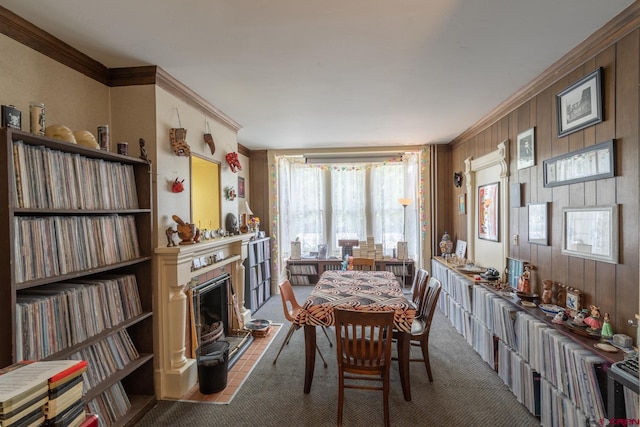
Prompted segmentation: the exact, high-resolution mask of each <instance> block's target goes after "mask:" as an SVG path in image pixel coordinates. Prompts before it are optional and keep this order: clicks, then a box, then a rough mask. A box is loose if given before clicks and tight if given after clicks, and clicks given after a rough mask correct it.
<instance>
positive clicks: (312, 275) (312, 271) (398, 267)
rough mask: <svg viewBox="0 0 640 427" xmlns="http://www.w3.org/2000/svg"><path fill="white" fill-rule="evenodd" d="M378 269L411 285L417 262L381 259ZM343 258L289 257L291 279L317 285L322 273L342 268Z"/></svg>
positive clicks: (292, 282)
mask: <svg viewBox="0 0 640 427" xmlns="http://www.w3.org/2000/svg"><path fill="white" fill-rule="evenodd" d="M375 264H376V271H385V270H386V271H391V272H392V273H393V274H395V275H396V277H397V278H398V282H400V284H402V283H403V278H404V283H405V284H406V286H411V284H412V283H413V275H414V273H415V271H414V270H415V263H414V261H413V260H412V259H407V260H404V262H403V261H402V260H401V259H380V260H376V263H375ZM341 269H342V260H341V259H339V258H329V259H317V258H312V259H296V260H292V259H288V260H287V270H288V271H289V281H290V282H291V284H292V285H315V284H316V283H318V279H319V278H320V275H321V274H322V273H324V272H325V271H327V270H341Z"/></svg>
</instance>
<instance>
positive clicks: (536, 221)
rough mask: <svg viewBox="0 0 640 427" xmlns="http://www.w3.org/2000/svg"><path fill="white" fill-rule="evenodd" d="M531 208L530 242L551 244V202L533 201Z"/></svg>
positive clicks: (544, 244)
mask: <svg viewBox="0 0 640 427" xmlns="http://www.w3.org/2000/svg"><path fill="white" fill-rule="evenodd" d="M528 208H529V212H528V214H529V221H528V222H529V243H533V244H534V245H543V246H549V223H548V221H549V203H532V204H530V205H529V206H528Z"/></svg>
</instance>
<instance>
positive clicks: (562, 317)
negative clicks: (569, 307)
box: [552, 310, 569, 325]
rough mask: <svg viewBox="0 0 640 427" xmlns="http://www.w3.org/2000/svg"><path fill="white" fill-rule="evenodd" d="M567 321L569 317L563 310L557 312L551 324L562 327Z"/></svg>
mask: <svg viewBox="0 0 640 427" xmlns="http://www.w3.org/2000/svg"><path fill="white" fill-rule="evenodd" d="M567 320H569V315H568V314H567V312H566V311H564V310H560V311H558V313H556V315H555V317H554V318H553V320H552V322H553V323H555V324H557V325H562V324H564V322H566V321H567Z"/></svg>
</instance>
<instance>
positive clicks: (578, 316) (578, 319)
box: [573, 310, 587, 326]
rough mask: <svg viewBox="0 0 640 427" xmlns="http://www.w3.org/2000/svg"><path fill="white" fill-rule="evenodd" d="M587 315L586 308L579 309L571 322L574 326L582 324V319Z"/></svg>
mask: <svg viewBox="0 0 640 427" xmlns="http://www.w3.org/2000/svg"><path fill="white" fill-rule="evenodd" d="M586 317H587V312H586V310H580V311H579V312H577V313H576V315H575V316H573V324H574V325H576V326H584V325H585V323H584V319H585V318H586Z"/></svg>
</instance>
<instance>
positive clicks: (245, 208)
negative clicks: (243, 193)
mask: <svg viewBox="0 0 640 427" xmlns="http://www.w3.org/2000/svg"><path fill="white" fill-rule="evenodd" d="M244 210H245V213H246V214H247V215H253V211H252V210H251V208H250V207H249V202H248V201H247V200H245V201H244Z"/></svg>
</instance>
